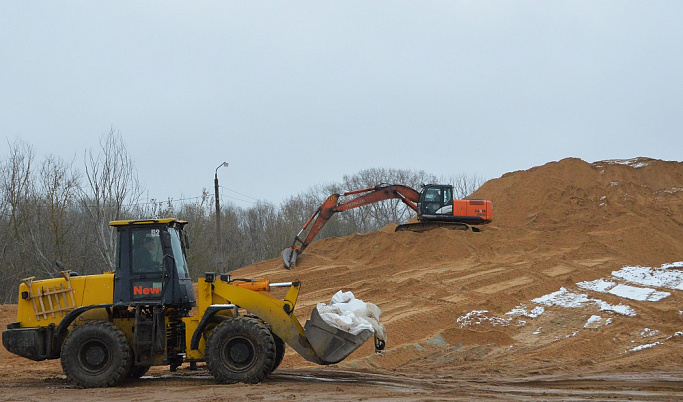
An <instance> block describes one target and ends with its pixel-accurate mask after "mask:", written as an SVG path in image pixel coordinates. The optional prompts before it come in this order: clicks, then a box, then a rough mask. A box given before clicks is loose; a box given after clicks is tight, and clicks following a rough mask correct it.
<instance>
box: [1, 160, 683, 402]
mask: <svg viewBox="0 0 683 402" xmlns="http://www.w3.org/2000/svg"><path fill="white" fill-rule="evenodd" d="M474 197H476V198H486V199H490V200H492V201H493V204H494V222H493V223H491V224H489V225H487V226H485V227H482V231H481V232H479V233H475V232H472V231H459V230H448V229H438V230H432V231H429V232H425V233H412V232H394V231H393V226H389V227H385V228H383V229H382V230H380V231H378V232H374V233H368V234H364V235H358V234H357V235H352V236H347V237H343V238H330V239H325V240H320V241H316V242H314V243H312V244H311V246H310V247H309V248H308V249H307V250H306V252H305V253H304V254H302V255H301V257H300V259H299V261H298V264H297V266H296V267H295V268H294V269H293V270H291V271H290V270H285V269H283V267H282V263H281V262H280V260H278V259H274V260H268V261H262V262H259V263H257V264H254V265H252V266H249V267H245V268H241V269H239V270H237V271H235V272H234V274H235V275H239V276H240V277H261V276H267V277H268V278H269V279H270V280H271V281H274V282H280V281H291V280H294V279H299V280H301V281H302V283H303V286H302V290H301V295H300V298H299V302H298V304H297V313H296V315H297V317H298V318H299V320H300V321H301V322H302V323H303V322H304V321H305V320H306V318H307V317H308V316H310V312H311V310H312V309H313V308H314V306H315V305H316V303H319V302H327V303H328V302H329V301H330V298H331V297H332V295H333V294H334V293H335V292H337V291H338V290H344V291H349V290H350V291H352V292H354V294H355V295H356V297H358V298H360V299H363V300H365V301H368V302H372V303H375V304H377V305H378V306H379V307H380V308H381V310H382V317H381V321H382V322H383V324H384V325H385V326H386V328H387V333H388V341H387V348H386V350H385V351H383V352H382V353H381V354H376V353H374V350H373V347H372V345H371V342H368V343H366V344H365V345H363V346H362V347H361V348H360V349H358V350H357V351H356V352H354V353H353V354H352V355H351V356H349V357H348V358H347V359H346V360H344V361H343V362H341V363H339V364H336V365H332V366H327V367H320V366H316V365H314V364H311V363H308V362H306V361H304V360H303V359H302V358H301V357H299V356H298V355H296V353H295V352H293V351H292V350H291V349H288V352H287V354H286V355H285V359H284V361H283V363H282V365H281V366H280V368H279V369H278V370H276V371H275V372H274V373H273V374H272V375H271V376H269V377H268V378H267V379H266V380H265V381H264V382H263V383H261V384H258V385H243V384H237V385H218V384H216V382H215V381H214V380H213V379H212V377H211V376H210V375H209V374H208V372H207V370H206V368H205V367H204V366H203V365H200V366H199V370H196V371H191V370H190V369H189V367H188V366H186V365H185V366H182V367H181V368H179V369H178V371H177V372H174V373H170V372H169V371H168V369H167V368H153V369H152V370H151V371H150V373H149V375H147V376H145V377H143V378H142V379H141V380H138V381H131V382H128V383H127V384H126V385H125V386H119V387H115V388H110V389H97V390H82V389H76V388H74V387H72V386H71V385H69V384H68V383H67V381H66V378H65V376H64V375H63V374H62V371H61V367H60V365H59V361H49V362H32V361H29V360H26V359H23V358H20V357H17V356H14V355H11V354H9V353H8V352H7V351H5V350H4V348H2V349H1V350H0V400H45V399H48V398H49V399H58V400H62V399H70V400H86V399H87V400H91V399H96V400H100V399H109V400H148V399H157V400H161V399H165V400H187V399H189V398H192V399H194V400H216V399H218V400H245V399H256V400H261V399H264V400H282V399H293V400H425V399H426V400H465V399H467V400H476V399H505V400H530V399H542V400H567V399H571V400H608V399H616V400H680V399H683V349H682V348H681V343H682V342H683V325H682V323H683V283H678V282H676V283H673V284H672V283H671V282H667V283H663V282H661V283H660V282H657V283H656V284H655V285H652V286H651V287H652V289H650V290H652V291H653V292H654V293H651V294H657V295H660V298H659V299H657V300H655V298H652V297H650V298H648V299H643V300H634V299H632V298H627V297H623V295H620V294H618V293H617V292H612V293H609V292H599V291H596V290H594V289H587V288H586V287H585V286H583V285H581V284H585V283H587V282H590V281H597V280H604V281H611V282H613V283H616V282H618V280H617V279H615V278H616V277H617V276H618V275H616V276H615V275H614V272H615V271H619V270H620V269H622V268H623V267H627V266H631V267H635V266H640V267H651V268H652V270H653V271H652V272H655V271H656V272H657V273H662V272H665V273H667V274H671V273H673V274H680V271H683V264H681V265H674V266H665V267H662V264H670V263H676V262H679V261H683V163H680V162H665V161H659V160H652V159H646V158H638V159H634V160H626V161H603V162H596V163H592V164H590V163H586V162H584V161H581V160H578V159H564V160H562V161H559V162H552V163H548V164H546V165H543V166H539V167H535V168H532V169H529V170H526V171H518V172H512V173H508V174H505V175H503V176H502V177H500V178H497V179H494V180H490V181H489V182H487V183H486V184H485V185H484V186H482V188H481V189H479V190H478V191H477V192H476V193H475V194H474ZM293 235H294V234H293ZM604 281H603V282H600V283H606V282H604ZM615 281H616V282H615ZM631 285H633V284H632V283H631V284H630V285H629V286H631ZM582 286H583V287H582ZM633 286H636V285H633ZM633 286H631V287H628V289H632V288H633ZM643 287H644V286H643V285H640V286H639V289H642V288H643ZM562 289H564V292H565V293H561V292H562ZM558 291H560V293H561V294H562V295H566V294H567V293H570V294H575V295H580V296H585V297H583V299H582V300H583V301H584V302H583V303H578V304H575V305H571V304H567V303H565V304H562V303H557V302H551V303H547V302H543V301H542V299H540V298H542V297H543V296H547V295H554V294H558V293H557V292H558ZM274 293H276V292H274ZM665 294H666V295H665ZM276 295H277V294H276ZM664 295H665V296H664ZM661 296H663V297H661ZM606 306H607V307H606ZM624 310H627V313H624ZM15 316H16V306H11V305H5V306H0V325H2V326H3V327H4V326H5V325H6V324H7V323H9V322H11V321H13V320H14V319H15Z"/></svg>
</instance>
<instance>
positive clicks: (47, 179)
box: [0, 130, 483, 303]
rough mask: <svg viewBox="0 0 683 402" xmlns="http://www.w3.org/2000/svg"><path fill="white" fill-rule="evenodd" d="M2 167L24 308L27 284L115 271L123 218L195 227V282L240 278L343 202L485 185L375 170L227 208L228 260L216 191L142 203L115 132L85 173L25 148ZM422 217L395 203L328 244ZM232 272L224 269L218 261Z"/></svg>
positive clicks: (461, 191)
mask: <svg viewBox="0 0 683 402" xmlns="http://www.w3.org/2000/svg"><path fill="white" fill-rule="evenodd" d="M8 145H9V152H8V154H7V155H6V156H3V157H2V158H1V159H0V272H1V273H2V278H3V280H2V281H0V303H10V302H14V301H16V297H17V288H18V284H19V283H20V281H21V279H22V278H26V277H31V276H35V277H37V278H47V277H52V276H55V275H56V274H57V273H58V270H59V268H57V266H56V265H55V261H61V262H62V263H63V264H64V266H65V267H66V268H67V269H70V270H72V271H76V272H79V273H81V274H94V273H101V272H105V271H109V270H112V269H113V267H114V266H115V242H114V241H115V239H114V236H113V234H114V232H113V231H112V229H111V228H110V227H109V222H110V221H112V220H116V219H129V218H158V217H171V216H173V217H177V218H180V219H184V220H187V221H189V222H190V225H188V226H187V230H188V232H189V234H190V237H191V239H192V242H191V243H192V247H191V249H190V252H189V256H188V259H189V261H188V263H189V265H190V267H192V268H191V269H192V272H191V273H192V275H193V277H197V276H199V275H201V274H202V273H203V272H205V271H216V270H218V269H223V270H231V269H236V268H239V267H242V266H245V265H249V264H251V263H253V262H255V261H260V260H264V259H268V258H274V257H276V256H278V255H279V254H280V252H281V251H282V250H283V249H284V248H285V247H286V246H288V245H290V244H291V242H292V241H293V238H294V235H295V234H296V233H297V232H298V231H299V229H300V228H301V226H302V225H303V223H304V222H305V221H306V220H307V219H308V217H309V216H310V215H311V214H312V213H313V212H314V211H315V210H316V209H317V208H318V206H319V205H320V204H321V203H322V202H323V201H324V200H325V199H326V198H327V197H328V196H329V195H330V194H333V193H342V192H344V191H345V190H355V189H361V188H367V187H372V186H375V185H377V184H379V183H397V184H404V185H407V186H410V187H413V188H419V187H420V185H422V184H424V183H434V182H442V183H444V182H450V183H453V184H454V186H455V189H456V196H458V197H464V196H466V195H468V194H470V193H472V192H473V191H474V190H476V188H478V187H479V185H481V183H482V182H483V180H482V179H481V178H479V177H477V176H466V175H460V176H456V177H451V178H445V179H444V178H441V179H437V178H436V177H434V176H433V175H430V174H427V173H425V172H423V171H417V172H415V171H411V170H399V169H368V170H363V171H361V172H359V173H356V174H354V175H350V176H345V177H344V178H343V180H342V181H341V182H340V183H335V184H331V185H327V186H315V187H312V188H311V189H310V190H308V191H307V192H305V193H302V194H298V195H295V196H292V197H291V198H289V199H288V200H286V201H284V202H283V203H281V204H280V205H279V206H275V205H273V204H272V203H269V202H265V201H258V202H256V203H255V204H254V205H253V206H252V207H249V208H241V207H238V206H235V205H233V204H230V203H228V204H227V205H224V206H223V207H222V209H221V222H222V225H221V226H222V232H223V233H222V234H221V237H222V238H223V239H225V240H224V242H223V243H224V246H223V253H224V255H223V256H221V257H222V258H217V257H218V256H216V255H215V249H216V247H215V246H216V243H215V242H216V238H217V236H216V227H215V204H214V198H213V196H212V195H210V194H209V193H208V192H207V191H206V190H205V191H204V192H203V194H202V196H201V197H198V198H197V199H195V200H194V201H192V202H189V203H188V202H182V203H178V202H174V201H173V200H170V199H169V200H167V201H164V202H141V200H142V199H143V196H144V194H145V190H144V187H143V186H142V185H141V183H140V181H139V179H138V175H137V171H136V169H135V164H134V161H133V160H132V159H131V157H130V155H129V154H128V152H127V150H126V147H125V144H124V141H123V139H122V137H121V135H120V133H118V132H117V131H115V130H111V131H110V132H109V133H108V134H106V135H103V136H102V137H101V138H100V147H99V149H97V150H86V151H85V152H84V154H83V156H84V158H83V165H82V166H81V168H80V169H79V168H78V166H77V164H76V163H75V161H74V160H71V161H68V160H63V159H61V158H59V157H57V156H53V155H51V156H47V157H45V158H43V160H42V161H37V160H36V156H35V151H34V149H33V147H32V146H31V145H30V144H26V143H24V142H21V141H15V142H13V143H10V144H8ZM411 214H412V211H410V210H409V209H407V208H406V207H405V206H404V205H403V204H402V203H401V202H400V201H398V200H388V201H384V202H380V203H376V204H372V205H368V206H365V207H362V208H358V209H354V210H351V211H347V212H345V213H343V214H338V215H337V216H335V217H334V218H333V219H332V220H330V222H329V223H328V224H327V225H326V226H325V228H324V229H323V231H322V232H321V233H320V234H319V238H325V237H330V236H345V235H349V234H351V233H365V232H368V231H373V230H377V229H379V228H381V227H383V226H385V225H386V224H388V223H391V222H395V223H399V222H404V221H406V220H408V219H409V218H410V217H411ZM219 260H222V261H224V264H225V265H224V266H223V267H220V268H217V267H216V266H215V262H216V261H219Z"/></svg>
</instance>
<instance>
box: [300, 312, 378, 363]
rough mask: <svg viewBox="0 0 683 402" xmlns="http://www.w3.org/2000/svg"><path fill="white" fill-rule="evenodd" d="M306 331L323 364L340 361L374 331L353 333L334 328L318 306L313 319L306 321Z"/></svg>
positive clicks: (365, 330) (312, 316)
mask: <svg viewBox="0 0 683 402" xmlns="http://www.w3.org/2000/svg"><path fill="white" fill-rule="evenodd" d="M304 331H305V333H306V338H307V339H308V342H309V343H310V344H311V347H312V348H313V351H315V354H316V355H317V356H318V357H319V358H320V360H322V364H334V363H339V362H340V361H342V360H344V359H345V358H346V357H347V356H348V355H350V354H351V353H353V352H354V351H355V350H356V349H358V348H359V347H361V345H363V343H365V341H367V340H368V339H369V338H370V337H371V336H372V335H373V331H371V330H369V329H364V330H362V331H361V332H360V333H359V334H358V335H353V334H351V333H349V332H345V331H342V330H340V329H337V328H334V327H333V326H331V325H330V324H328V323H326V322H325V321H324V320H323V319H322V317H320V314H319V313H318V309H317V308H314V309H313V314H312V315H311V319H309V320H308V321H306V324H305V325H304Z"/></svg>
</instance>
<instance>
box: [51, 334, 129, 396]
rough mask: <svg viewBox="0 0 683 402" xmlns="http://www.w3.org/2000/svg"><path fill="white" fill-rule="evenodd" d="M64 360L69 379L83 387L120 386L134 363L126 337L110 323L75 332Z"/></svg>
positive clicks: (63, 353) (68, 340)
mask: <svg viewBox="0 0 683 402" xmlns="http://www.w3.org/2000/svg"><path fill="white" fill-rule="evenodd" d="M61 359H62V369H63V370H64V373H65V374H66V377H67V378H68V379H69V380H70V381H71V382H73V383H74V384H76V385H77V386H79V387H82V388H96V387H108V386H112V385H116V384H118V383H119V382H120V381H121V380H122V379H124V378H125V377H126V375H127V374H128V371H129V370H130V367H131V364H132V361H133V360H132V351H131V348H130V344H129V343H128V339H127V338H126V335H125V334H124V333H123V331H121V330H120V329H119V328H117V327H116V326H115V325H114V324H112V323H110V322H107V321H89V322H86V323H85V324H83V325H79V326H78V327H76V328H75V329H74V330H73V331H71V333H70V334H69V336H67V337H66V340H65V341H64V344H63V345H62V350H61Z"/></svg>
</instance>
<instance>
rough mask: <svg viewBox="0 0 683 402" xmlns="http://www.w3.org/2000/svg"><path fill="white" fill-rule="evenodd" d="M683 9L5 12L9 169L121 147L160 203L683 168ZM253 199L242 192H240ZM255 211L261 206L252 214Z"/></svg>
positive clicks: (563, 6)
mask: <svg viewBox="0 0 683 402" xmlns="http://www.w3.org/2000/svg"><path fill="white" fill-rule="evenodd" d="M681 16H683V2H681V1H444V2H441V1H395V0H394V1H337V2H324V1H310V2H309V1H306V2H300V1H287V2H271V1H267V2H266V1H264V2H261V1H242V2H233V1H184V2H181V1H145V2H138V1H68V2H67V1H4V0H3V1H0V54H1V55H2V56H1V58H0V134H1V135H2V136H3V137H4V141H3V144H2V148H0V155H3V156H4V155H6V152H7V143H8V141H10V142H11V141H13V140H14V139H16V138H19V139H22V140H24V141H26V142H28V143H30V144H32V145H33V146H34V147H35V149H36V151H37V152H38V156H39V157H41V156H42V155H45V154H48V153H51V154H55V155H59V156H61V157H63V158H65V159H71V158H73V157H74V156H75V157H76V163H77V165H79V167H80V165H82V159H83V151H84V149H86V148H97V147H98V137H99V136H100V135H101V134H103V133H106V132H108V131H109V129H110V128H111V127H113V128H114V129H116V130H119V131H120V132H121V134H122V135H123V138H124V140H125V142H126V145H127V147H128V149H129V152H130V153H131V155H132V156H133V157H134V158H135V162H136V166H137V169H138V171H139V175H140V178H141V180H142V182H143V183H144V184H145V185H146V186H147V188H148V189H149V192H150V196H151V197H155V198H161V199H165V198H167V197H172V198H175V199H178V198H188V197H194V196H198V195H200V194H201V190H202V188H207V189H209V190H210V191H212V189H213V174H214V169H215V168H216V166H218V165H219V164H220V163H221V162H223V161H224V160H225V161H228V162H229V163H230V167H228V168H227V169H226V168H222V169H221V170H219V178H220V182H221V185H224V186H226V187H228V188H230V189H234V190H236V191H238V192H240V193H243V194H246V195H248V196H251V197H254V198H258V199H264V200H268V201H272V202H274V203H276V204H277V203H279V202H280V201H282V200H283V199H285V198H287V197H289V196H291V195H295V194H297V193H299V192H301V191H305V190H307V189H308V188H309V187H311V186H313V185H317V184H326V183H330V182H334V181H339V180H341V178H342V176H343V175H344V174H353V173H355V172H358V171H359V170H361V169H365V168H370V167H388V168H406V169H414V170H425V171H427V172H430V173H434V174H436V175H443V176H450V175H454V174H458V173H470V174H479V175H481V176H484V177H486V178H495V177H499V176H500V175H502V174H504V173H505V172H509V171H514V170H520V169H528V168H530V167H532V166H536V165H540V164H543V163H546V162H549V161H553V160H559V159H562V158H564V157H569V156H573V157H579V158H582V159H584V160H587V161H589V162H592V161H596V160H601V159H611V158H630V157H635V156H649V157H654V158H660V159H665V160H681V156H682V152H681V150H682V149H683V133H682V132H681V131H682V130H681V128H682V127H683V73H681V66H682V65H683V63H682V61H683V24H682V23H681ZM224 195H225V196H226V197H227V196H230V197H237V198H241V199H244V200H247V201H253V199H249V198H245V197H243V196H241V195H237V194H235V193H230V192H227V193H224ZM231 201H233V202H235V203H236V204H237V205H241V206H249V205H250V204H248V203H245V202H241V201H239V200H235V199H234V198H233V199H231Z"/></svg>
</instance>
